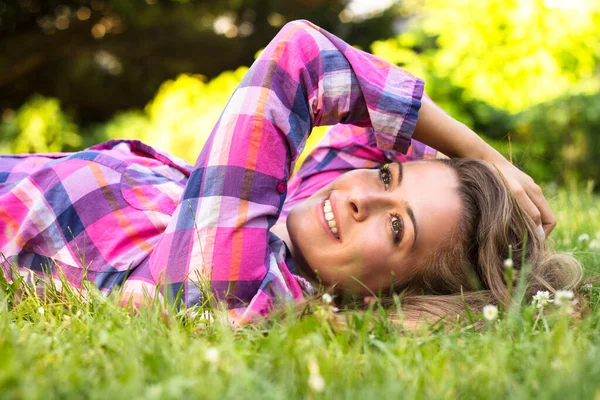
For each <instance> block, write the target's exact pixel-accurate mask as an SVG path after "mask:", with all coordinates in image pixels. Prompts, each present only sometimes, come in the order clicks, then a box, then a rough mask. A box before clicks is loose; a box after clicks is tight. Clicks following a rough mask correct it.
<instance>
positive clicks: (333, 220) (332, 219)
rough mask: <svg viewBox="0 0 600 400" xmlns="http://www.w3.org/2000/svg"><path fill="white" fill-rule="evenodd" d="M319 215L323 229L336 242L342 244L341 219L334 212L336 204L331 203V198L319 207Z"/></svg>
mask: <svg viewBox="0 0 600 400" xmlns="http://www.w3.org/2000/svg"><path fill="white" fill-rule="evenodd" d="M317 213H318V214H319V220H320V221H321V225H323V229H325V230H326V231H327V234H328V235H329V236H331V237H333V239H335V241H337V242H340V243H341V239H340V238H341V234H340V221H339V217H337V215H338V214H337V212H335V211H334V202H332V201H331V198H327V199H325V200H324V201H323V202H320V203H319V204H318V205H317Z"/></svg>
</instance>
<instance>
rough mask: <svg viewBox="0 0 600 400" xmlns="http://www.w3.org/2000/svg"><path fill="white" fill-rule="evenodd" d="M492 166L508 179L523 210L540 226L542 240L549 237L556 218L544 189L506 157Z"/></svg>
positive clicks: (494, 162) (493, 162)
mask: <svg viewBox="0 0 600 400" xmlns="http://www.w3.org/2000/svg"><path fill="white" fill-rule="evenodd" d="M490 164H492V165H493V166H494V167H496V168H497V169H498V171H500V172H501V173H502V175H503V176H504V178H506V181H507V183H508V187H509V188H510V190H511V192H512V193H513V195H514V196H515V197H516V199H517V201H518V202H519V204H520V205H521V207H523V210H525V212H526V213H527V214H528V215H529V216H530V217H531V218H532V219H533V221H534V222H535V223H536V224H537V225H538V230H539V233H540V236H541V237H542V239H544V238H546V237H548V235H550V233H551V232H552V230H553V229H554V227H555V226H556V218H555V217H554V213H553V212H552V209H551V208H550V204H548V201H547V200H546V198H545V197H544V193H543V192H542V189H541V188H540V187H539V186H538V185H537V184H536V183H535V182H534V180H533V179H532V178H531V177H530V176H529V175H527V174H526V173H524V172H523V171H521V170H520V169H518V168H517V167H515V166H514V165H513V164H511V163H510V162H509V161H508V160H506V159H505V158H504V157H503V158H502V159H497V161H491V162H490ZM542 234H543V236H542Z"/></svg>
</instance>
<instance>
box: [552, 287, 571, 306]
mask: <svg viewBox="0 0 600 400" xmlns="http://www.w3.org/2000/svg"><path fill="white" fill-rule="evenodd" d="M574 299H575V294H574V293H573V291H572V290H557V291H556V293H555V294H554V304H556V305H557V306H559V307H560V306H568V305H573V304H575V303H576V301H575V300H574Z"/></svg>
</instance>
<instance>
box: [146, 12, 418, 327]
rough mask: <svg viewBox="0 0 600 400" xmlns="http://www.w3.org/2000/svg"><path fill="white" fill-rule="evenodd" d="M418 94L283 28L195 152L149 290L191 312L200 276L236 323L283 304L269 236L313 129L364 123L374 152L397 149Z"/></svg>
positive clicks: (322, 37)
mask: <svg viewBox="0 0 600 400" xmlns="http://www.w3.org/2000/svg"><path fill="white" fill-rule="evenodd" d="M422 93H423V82H422V81H421V80H419V79H417V78H415V77H414V76H412V75H410V74H409V73H407V72H405V71H404V70H402V69H400V68H398V67H396V66H394V65H392V64H389V63H387V62H385V61H383V60H381V59H379V58H377V57H375V56H373V55H371V54H368V53H365V52H362V51H359V50H357V49H354V48H353V47H351V46H349V45H348V44H346V43H345V42H343V41H342V40H340V39H339V38H337V37H335V36H334V35H332V34H330V33H328V32H326V31H324V30H322V29H320V28H319V27H317V26H315V25H313V24H311V23H310V22H307V21H295V22H291V23H288V24H286V25H285V26H284V27H283V29H282V30H281V31H280V32H279V33H278V34H277V36H276V37H275V38H274V39H273V41H272V42H271V43H270V44H269V45H268V46H267V47H266V49H265V50H264V51H263V52H262V54H261V55H260V56H259V58H258V59H257V60H256V61H255V63H254V64H253V65H252V67H251V68H250V70H249V71H248V73H247V75H246V76H245V77H244V79H243V80H242V82H241V83H240V85H239V86H238V88H237V89H236V91H235V92H234V94H233V95H232V97H231V99H230V100H229V102H228V104H227V105H226V107H225V109H224V110H223V113H222V115H221V117H220V118H219V120H218V122H217V124H216V126H215V127H214V129H213V131H212V133H211V135H210V137H209V139H208V141H207V143H206V144H205V146H204V148H203V150H202V152H201V153H200V155H199V157H198V159H197V161H196V164H195V166H194V169H193V171H192V173H191V176H190V178H189V181H188V183H187V186H186V189H185V193H184V195H183V197H182V199H181V202H180V204H179V205H178V207H177V209H176V211H175V213H174V214H173V217H172V220H171V222H170V223H169V225H168V226H167V229H166V230H165V232H164V234H163V236H162V237H161V239H160V241H159V243H158V244H157V246H156V248H155V249H154V251H153V253H152V254H151V256H150V260H149V268H150V272H151V275H152V278H153V279H154V280H155V283H156V284H157V285H160V286H161V287H162V288H163V290H164V292H165V293H166V294H168V295H169V296H175V295H176V294H179V296H178V297H179V298H181V300H182V301H183V302H184V303H185V305H187V306H193V305H195V304H199V303H202V302H204V301H207V300H208V299H207V298H206V293H207V292H206V290H203V286H202V283H203V282H206V281H208V282H210V284H211V286H212V289H211V290H212V296H213V297H214V298H217V299H218V300H220V301H222V302H225V303H226V305H227V307H228V308H229V309H230V315H231V316H232V318H233V319H235V320H237V321H236V322H237V323H244V322H247V321H248V320H251V319H253V318H254V317H256V316H257V315H264V314H266V313H267V312H268V311H269V310H270V309H271V308H272V307H273V306H274V305H275V303H276V302H277V301H281V300H282V299H284V300H285V299H298V298H301V297H302V295H301V292H300V291H299V289H298V288H297V287H294V282H293V280H292V279H290V276H291V275H290V274H289V271H287V269H286V268H285V264H284V263H283V262H281V258H278V257H277V254H275V253H276V252H275V250H274V249H273V248H272V244H273V235H272V234H270V232H269V229H270V228H271V226H272V225H273V224H274V223H275V222H276V221H277V218H278V217H279V214H280V210H281V208H282V206H283V202H284V200H285V197H286V193H287V180H288V177H289V176H290V173H291V171H293V168H294V164H295V161H296V160H297V158H298V155H299V154H300V152H301V151H302V149H303V147H304V144H305V142H306V139H307V137H308V135H309V134H310V132H311V129H312V127H313V126H316V125H332V124H337V123H345V124H354V125H356V126H360V127H368V128H372V129H373V132H374V137H375V140H376V143H377V147H379V148H381V149H384V150H394V151H399V152H405V151H406V150H407V148H408V146H409V144H410V137H411V135H412V132H413V130H414V127H415V124H416V120H417V113H418V110H419V107H420V105H421V103H420V99H421V96H422ZM279 256H281V254H279ZM295 284H296V285H297V283H295ZM203 293H204V295H203ZM208 293H211V292H208Z"/></svg>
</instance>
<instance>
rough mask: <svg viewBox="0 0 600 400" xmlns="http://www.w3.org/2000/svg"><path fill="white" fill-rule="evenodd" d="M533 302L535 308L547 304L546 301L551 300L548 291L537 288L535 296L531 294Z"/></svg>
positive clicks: (549, 301)
mask: <svg viewBox="0 0 600 400" xmlns="http://www.w3.org/2000/svg"><path fill="white" fill-rule="evenodd" d="M533 302H534V303H535V304H536V306H537V308H543V307H544V306H546V305H548V303H552V302H553V300H551V299H550V292H548V291H547V290H538V292H537V293H536V294H535V296H533Z"/></svg>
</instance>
